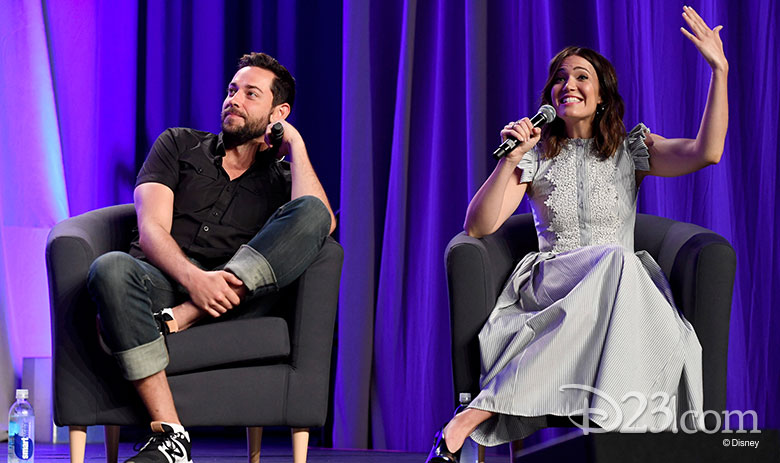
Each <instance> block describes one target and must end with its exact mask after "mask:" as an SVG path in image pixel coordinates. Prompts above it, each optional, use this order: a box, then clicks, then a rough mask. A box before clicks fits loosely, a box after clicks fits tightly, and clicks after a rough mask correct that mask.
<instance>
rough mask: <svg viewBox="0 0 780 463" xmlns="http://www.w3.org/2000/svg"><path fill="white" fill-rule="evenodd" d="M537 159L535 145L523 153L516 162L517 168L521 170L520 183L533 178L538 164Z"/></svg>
mask: <svg viewBox="0 0 780 463" xmlns="http://www.w3.org/2000/svg"><path fill="white" fill-rule="evenodd" d="M538 160H539V153H538V151H536V147H535V146H534V147H533V149H531V150H530V151H528V152H527V153H525V154H524V155H523V159H521V160H520V162H519V163H518V164H517V168H518V169H521V170H522V171H523V173H522V174H521V175H520V183H527V182H532V181H533V180H534V176H535V175H536V168H537V166H538V165H539V162H538Z"/></svg>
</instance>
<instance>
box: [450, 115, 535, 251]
mask: <svg viewBox="0 0 780 463" xmlns="http://www.w3.org/2000/svg"><path fill="white" fill-rule="evenodd" d="M541 133H542V131H541V129H538V128H534V127H533V125H531V121H530V120H529V119H528V118H527V117H526V118H524V119H521V120H520V121H518V122H510V123H509V124H507V125H506V126H504V129H503V130H502V131H501V139H502V140H506V137H508V136H510V135H511V136H513V137H515V138H516V139H517V140H518V141H519V142H520V144H519V145H518V146H517V148H515V149H514V150H513V151H511V152H510V153H509V154H508V155H507V156H506V157H504V158H501V160H499V161H498V164H497V165H496V168H495V169H493V173H492V174H490V177H488V179H487V180H485V183H483V184H482V186H481V187H480V188H479V191H477V194H475V195H474V198H472V199H471V202H470V203H469V208H468V210H467V211H466V221H465V223H464V224H463V229H464V230H465V231H466V233H468V234H469V236H474V237H477V238H479V237H482V236H485V235H489V234H491V233H493V232H495V231H496V230H498V228H499V227H500V226H501V225H502V224H503V223H504V222H505V221H506V219H508V218H509V216H511V215H512V213H513V212H514V211H515V210H517V206H519V205H520V201H522V199H523V196H524V195H525V190H526V188H527V187H528V184H527V183H521V182H520V180H521V175H522V171H521V170H520V169H518V168H517V164H518V163H520V160H521V159H522V158H523V155H525V153H527V152H528V151H530V150H531V148H533V147H534V145H536V143H537V142H538V141H539V138H540V134H541Z"/></svg>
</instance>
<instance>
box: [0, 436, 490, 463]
mask: <svg viewBox="0 0 780 463" xmlns="http://www.w3.org/2000/svg"><path fill="white" fill-rule="evenodd" d="M134 454H135V452H134V451H133V444H132V443H125V442H122V443H120V444H119V462H120V463H121V462H122V461H124V460H125V459H127V458H130V457H131V456H133V455H134ZM2 455H3V456H2V457H0V462H5V461H6V458H7V456H6V453H5V452H2ZM425 457H426V455H425V454H422V453H401V452H387V451H378V450H372V451H368V450H338V449H320V448H310V449H309V458H308V461H309V463H326V462H329V463H330V462H333V463H336V462H346V463H349V462H354V463H358V462H365V463H391V462H393V463H422V462H423V461H425ZM67 461H68V444H39V445H38V447H37V449H36V453H35V463H62V462H67ZM105 461H106V453H105V450H104V448H103V444H87V453H86V462H87V463H99V462H100V463H102V462H105ZM192 461H193V463H239V462H241V463H244V462H246V461H247V454H246V443H245V442H242V441H240V440H224V439H220V440H215V439H196V440H194V441H193V446H192ZM502 461H504V460H502ZM260 462H261V463H281V462H292V449H291V447H290V445H289V444H287V445H284V444H281V443H276V442H272V443H268V444H265V443H264V445H263V449H262V452H261V454H260Z"/></svg>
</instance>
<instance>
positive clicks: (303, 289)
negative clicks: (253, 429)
mask: <svg viewBox="0 0 780 463" xmlns="http://www.w3.org/2000/svg"><path fill="white" fill-rule="evenodd" d="M343 261H344V251H343V249H342V247H341V245H340V244H339V243H338V242H336V240H334V239H333V238H331V237H328V238H327V239H326V240H325V244H324V245H323V246H322V249H320V253H319V255H318V256H317V258H316V259H315V261H314V262H313V263H312V264H311V265H310V266H309V268H308V269H306V271H305V272H304V273H303V275H301V277H300V278H299V279H298V283H297V285H298V286H297V291H298V293H297V298H296V301H295V313H294V315H293V317H292V320H291V321H290V323H291V326H290V331H291V333H290V364H291V366H292V368H293V371H292V372H291V374H290V383H289V386H288V397H307V399H308V400H307V403H288V409H287V419H288V421H289V424H290V426H296V425H298V426H306V427H308V426H311V423H318V425H320V426H321V425H323V424H324V423H325V420H326V418H327V413H328V398H329V397H330V396H329V387H330V363H331V354H332V349H333V337H334V333H335V323H336V312H337V308H338V299H339V282H340V280H341V266H342V263H343ZM290 402H292V401H290ZM312 404H314V405H316V406H315V407H312Z"/></svg>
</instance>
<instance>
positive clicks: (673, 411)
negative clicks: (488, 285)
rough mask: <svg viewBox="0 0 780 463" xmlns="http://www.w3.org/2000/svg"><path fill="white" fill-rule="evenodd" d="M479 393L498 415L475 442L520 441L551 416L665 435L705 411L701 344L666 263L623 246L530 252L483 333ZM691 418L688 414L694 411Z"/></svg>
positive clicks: (479, 402)
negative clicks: (664, 268)
mask: <svg viewBox="0 0 780 463" xmlns="http://www.w3.org/2000/svg"><path fill="white" fill-rule="evenodd" d="M479 342H480V349H481V355H482V359H481V360H482V374H481V382H480V384H481V392H480V393H479V395H478V396H477V397H476V398H475V399H474V400H473V401H472V402H471V404H470V407H471V408H476V409H480V410H487V411H491V412H494V413H495V415H494V416H493V417H492V418H491V419H489V420H487V421H485V422H484V423H482V424H481V425H480V426H479V427H478V428H477V429H476V431H474V433H473V434H472V435H471V437H472V439H473V440H474V441H476V442H478V443H479V444H482V445H488V446H492V445H498V444H501V443H504V442H509V441H512V440H516V439H522V438H524V437H526V436H528V435H529V434H531V433H533V432H534V431H536V430H538V429H540V428H543V427H546V426H547V419H546V416H547V415H558V416H571V415H582V414H583V413H584V412H585V411H587V413H588V415H589V418H590V420H591V421H592V422H594V423H596V424H597V425H598V426H599V427H601V428H603V429H605V430H614V431H624V432H642V431H643V430H645V431H661V430H669V429H673V428H674V427H675V426H679V425H680V424H681V423H680V421H679V418H680V416H687V417H688V418H689V420H688V421H687V426H689V427H690V426H695V424H696V423H695V422H694V420H693V419H692V418H695V417H698V416H701V412H702V377H701V376H702V374H701V345H700V344H699V341H698V339H697V338H696V334H695V333H694V331H693V328H692V327H691V325H690V323H688V321H687V320H685V319H684V318H683V317H682V315H681V314H679V313H678V311H677V309H676V308H675V306H674V301H673V299H672V295H671V290H670V288H669V284H668V282H667V281H666V278H665V277H664V275H663V272H662V271H661V269H660V267H659V266H658V264H657V263H656V262H655V261H654V260H653V258H652V257H651V256H650V255H649V254H647V253H646V252H644V251H639V252H637V253H634V252H632V251H630V250H628V249H626V248H624V247H622V246H619V245H601V246H586V247H582V248H579V249H576V250H573V251H570V252H566V253H561V254H553V253H531V254H529V255H527V256H526V257H525V258H524V259H523V260H522V261H521V262H520V263H519V264H518V266H517V267H516V268H515V270H514V272H513V273H512V275H511V277H510V278H509V280H508V281H507V284H506V286H505V287H504V289H503V291H502V293H501V295H500V297H499V299H498V301H497V304H496V307H495V309H494V310H493V312H492V313H491V315H490V317H489V319H488V321H487V323H486V324H485V326H484V327H483V328H482V331H481V332H480V334H479ZM685 412H688V413H687V414H686V413H685Z"/></svg>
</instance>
